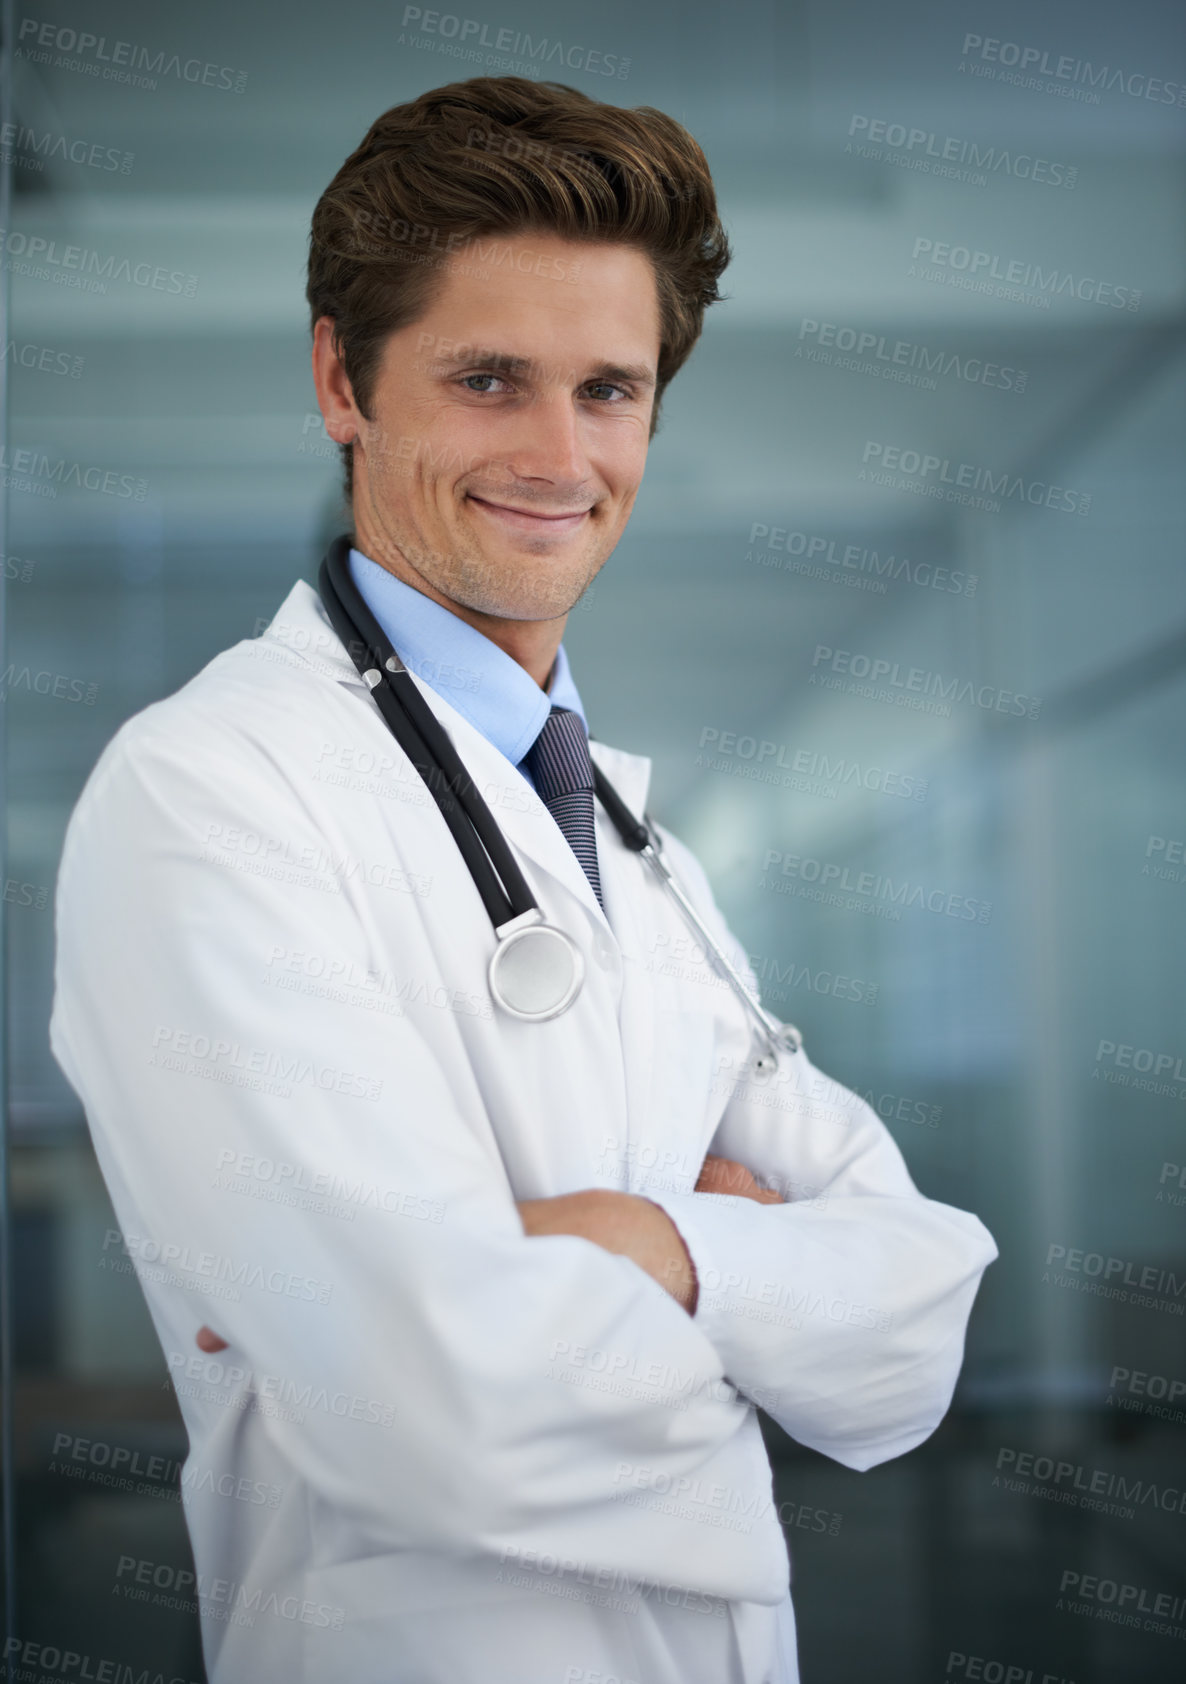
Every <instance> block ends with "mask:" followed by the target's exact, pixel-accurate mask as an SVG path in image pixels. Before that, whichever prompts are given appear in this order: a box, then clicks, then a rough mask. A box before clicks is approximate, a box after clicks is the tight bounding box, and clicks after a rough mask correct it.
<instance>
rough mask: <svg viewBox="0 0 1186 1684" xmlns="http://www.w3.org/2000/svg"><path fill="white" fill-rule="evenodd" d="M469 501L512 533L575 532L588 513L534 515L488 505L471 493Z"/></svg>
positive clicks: (519, 510) (584, 511)
mask: <svg viewBox="0 0 1186 1684" xmlns="http://www.w3.org/2000/svg"><path fill="white" fill-rule="evenodd" d="M469 500H470V502H471V503H476V504H477V506H478V508H480V509H484V510H485V511H486V513H487V514H488V515H490V516H491V517H492V518H493V519H494V520H497V521H499V522H500V523H501V524H502V525H503V526H505V527H509V528H510V529H511V531H512V532H535V533H540V532H546V533H551V534H555V535H556V536H557V537H559V536H562V535H563V534H565V533H568V532H575V531H576V530H577V528H578V527H579V526H580V524H581V522H582V521H583V520H584V519H585V517H586V516H587V515H588V513H589V511H588V509H578V510H577V511H576V513H574V514H555V515H544V514H534V513H529V512H528V511H527V510H526V509H516V508H512V507H511V506H510V505H508V504H506V503H488V502H486V500H485V499H484V498H482V497H475V496H473V494H472V493H471V494H470V499H469Z"/></svg>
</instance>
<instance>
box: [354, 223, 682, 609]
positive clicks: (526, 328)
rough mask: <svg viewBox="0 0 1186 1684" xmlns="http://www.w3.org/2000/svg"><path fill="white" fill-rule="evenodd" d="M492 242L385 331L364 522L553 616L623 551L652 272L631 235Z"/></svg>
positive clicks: (366, 449) (641, 431)
mask: <svg viewBox="0 0 1186 1684" xmlns="http://www.w3.org/2000/svg"><path fill="white" fill-rule="evenodd" d="M481 244H482V246H487V245H489V246H490V247H492V248H493V250H492V251H491V252H489V253H488V255H487V262H486V264H483V263H482V262H481V258H480V255H479V249H478V247H477V246H470V247H468V248H464V249H462V250H461V251H458V252H456V253H454V254H453V255H452V256H451V257H450V258H449V259H448V260H447V263H446V264H445V266H444V269H443V273H442V275H441V277H440V279H439V280H438V283H437V287H436V291H435V296H434V298H433V301H432V303H431V305H430V306H429V309H428V311H427V313H426V314H425V315H424V316H422V317H421V319H420V320H419V321H417V322H415V323H413V324H412V325H411V326H409V327H405V328H401V329H400V330H399V331H398V332H397V333H393V334H392V335H391V337H390V338H389V339H388V341H387V344H386V346H385V348H384V351H383V356H382V362H381V366H380V371H379V376H378V380H377V382H376V385H375V388H374V392H373V398H372V403H371V413H372V415H373V417H374V419H373V420H372V421H366V420H365V419H362V418H361V417H360V418H359V421H358V441H359V442H358V447H357V448H356V450H355V456H354V516H355V531H356V534H357V539H358V542H359V545H360V547H362V548H363V549H364V550H367V551H368V553H370V554H371V555H373V556H374V559H375V560H377V561H380V562H383V561H385V560H387V559H388V558H389V557H391V556H392V553H393V551H395V552H398V554H399V556H401V557H402V558H403V560H404V561H405V562H406V563H407V564H408V565H409V566H410V567H411V569H412V570H413V571H414V573H415V574H417V575H419V577H420V579H421V580H423V581H424V582H425V583H427V584H428V585H429V586H431V587H432V590H433V594H439V596H440V597H441V598H444V599H446V600H447V601H449V602H453V603H456V604H459V605H461V606H464V607H466V608H469V609H471V610H476V611H477V612H479V613H482V614H489V615H495V616H498V617H500V618H507V619H513V620H548V619H555V618H557V617H559V616H561V615H563V614H566V613H567V612H568V610H569V609H570V608H571V607H572V605H573V603H574V602H576V600H577V598H578V597H579V596H580V594H581V592H582V591H583V590H584V589H585V587H586V586H587V585H588V584H589V582H590V580H591V579H592V578H593V577H594V575H595V574H596V573H597V572H598V570H599V569H600V567H601V566H602V564H603V562H604V561H605V560H606V558H607V557H608V556H609V555H610V553H611V551H612V550H613V548H614V546H615V545H616V543H617V542H618V539H619V538H620V537H621V534H622V530H623V528H624V527H625V525H626V522H627V520H628V518H629V516H630V511H631V509H632V508H633V506H634V499H635V496H636V494H637V492H638V487H639V485H640V483H641V481H642V476H643V469H644V467H645V465H646V455H647V444H648V439H649V430H650V421H651V411H652V406H653V401H654V392H655V375H656V367H657V363H658V356H659V306H658V296H657V290H656V285H655V277H654V271H653V269H652V267H651V263H650V260H649V259H648V258H647V257H645V256H644V255H643V254H642V253H641V252H639V251H636V250H634V249H633V248H632V247H629V246H622V245H603V244H593V243H588V244H586V243H581V244H574V243H572V242H570V241H567V240H562V239H559V238H557V237H555V236H554V235H549V234H532V233H527V234H523V235H520V236H518V237H516V238H514V239H510V240H508V239H505V238H501V237H499V238H495V237H491V238H490V239H489V241H486V240H483V241H482V242H481ZM568 277H572V278H571V279H570V278H568ZM400 571H402V570H400Z"/></svg>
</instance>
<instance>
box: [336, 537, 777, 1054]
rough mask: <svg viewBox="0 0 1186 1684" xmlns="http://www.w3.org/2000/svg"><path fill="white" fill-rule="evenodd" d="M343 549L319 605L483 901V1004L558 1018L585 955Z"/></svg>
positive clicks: (750, 998) (626, 827) (711, 944)
mask: <svg viewBox="0 0 1186 1684" xmlns="http://www.w3.org/2000/svg"><path fill="white" fill-rule="evenodd" d="M352 543H353V539H352V538H351V537H350V536H348V535H347V536H345V537H341V538H336V539H335V540H334V542H333V543H332V544H331V545H330V548H329V550H328V552H327V554H326V557H325V560H324V561H323V562H322V564H321V572H320V576H319V579H318V584H319V588H320V593H321V600H322V602H323V604H324V605H325V611H326V613H327V614H328V615H329V619H330V624H331V625H332V626H333V628H334V631H335V632H336V633H337V635H338V637H339V638H340V639H341V641H342V642H343V644H344V645H345V646H346V648H347V649H348V650H349V652H350V655H351V658H352V659H353V661H354V664H355V666H356V667H357V668H358V671H359V674H360V675H361V677H362V681H363V683H364V684H365V685H366V686H367V688H368V690H370V692H371V694H372V696H373V697H374V699H375V702H376V705H377V706H378V709H379V712H380V713H381V714H382V715H383V718H384V720H385V721H386V724H387V727H388V729H389V730H390V731H391V734H392V736H393V737H394V738H395V739H396V741H397V742H398V743H399V745H400V747H401V748H402V749H403V750H404V752H405V754H406V755H407V756H408V758H409V760H410V761H411V762H412V765H413V766H414V767H415V769H416V771H417V772H418V773H419V774H420V776H421V778H422V779H423V780H424V782H425V784H426V785H427V786H428V790H429V792H430V794H431V795H432V797H433V799H434V800H435V801H436V804H437V806H438V807H439V808H440V811H441V816H442V818H443V819H444V821H445V823H446V824H447V825H448V827H449V829H450V831H451V832H452V835H453V839H454V841H455V842H456V843H457V846H458V848H459V849H460V851H461V856H462V858H463V859H464V861H465V864H466V866H467V868H468V870H469V873H470V876H471V877H472V878H473V881H474V886H475V888H476V889H477V891H478V893H479V895H480V896H481V897H482V904H483V905H484V906H485V908H486V911H487V913H488V915H489V918H490V922H491V923H492V924H493V926H494V934H495V936H496V938H497V944H496V946H495V949H494V952H493V954H492V955H491V957H490V964H489V966H488V969H487V978H488V981H489V985H490V996H491V999H492V1000H493V1001H494V1003H495V1005H497V1006H499V1007H500V1008H501V1009H502V1010H503V1011H504V1012H507V1013H508V1014H509V1015H510V1016H511V1017H517V1018H520V1019H522V1020H523V1021H524V1022H527V1023H542V1022H545V1021H546V1020H547V1019H548V1018H553V1017H559V1015H560V1013H561V1012H564V1011H567V1010H568V1008H569V1006H571V1005H572V1003H573V1001H574V1000H575V999H576V997H577V995H578V994H579V993H580V991H581V984H582V983H583V982H584V979H585V959H584V955H583V954H582V952H581V950H580V948H579V947H578V946H577V944H576V942H575V941H573V939H572V937H571V936H570V935H569V934H568V932H567V931H566V930H562V929H560V928H559V927H558V926H557V925H556V924H550V923H548V921H547V920H546V919H545V917H544V915H543V913H542V912H541V911H540V909H539V905H538V903H537V902H536V899H535V896H534V895H533V894H532V892H531V890H530V888H529V887H528V885H527V880H526V878H525V877H524V876H523V873H522V872H521V871H520V869H519V866H518V864H517V863H516V860H515V856H514V854H513V853H512V852H511V849H510V845H509V843H508V842H507V839H506V837H505V836H504V835H503V833H502V831H501V830H500V829H499V827H498V825H497V824H496V823H495V820H494V815H493V814H492V813H491V811H490V809H489V807H488V806H487V805H486V803H485V801H484V800H483V799H482V796H481V794H480V793H479V791H478V789H477V786H476V785H475V784H474V781H473V779H472V778H471V777H470V775H469V773H468V772H467V771H466V769H465V766H464V765H463V764H462V761H461V758H460V756H459V755H458V753H457V750H456V749H455V748H454V746H453V743H452V741H451V740H450V738H449V736H448V734H447V732H446V731H445V729H444V727H443V726H442V725H441V723H440V721H439V720H438V719H437V717H436V715H435V714H434V713H433V711H432V709H431V708H430V707H429V706H428V703H427V702H426V701H425V700H424V697H423V696H422V695H421V694H420V691H419V690H418V689H417V687H416V684H415V681H414V680H413V678H412V675H411V674H410V673H409V671H408V669H407V667H406V666H405V665H404V663H403V662H402V661H401V660H400V658H399V656H398V655H397V654H396V652H395V650H394V649H393V648H392V647H391V644H390V643H389V642H388V641H387V637H386V635H385V633H384V631H383V629H382V627H381V626H380V625H379V622H378V621H377V620H376V619H375V617H374V615H373V614H372V613H371V611H370V609H369V608H368V607H367V604H366V601H365V600H364V598H363V596H362V593H361V592H360V591H359V590H358V588H357V586H356V585H355V583H354V580H353V579H352V578H351V577H350V566H349V555H350V549H351V546H352ZM593 784H594V789H595V791H596V794H597V797H598V799H599V800H600V802H601V804H602V806H603V807H604V808H605V810H606V812H607V813H608V814H609V816H610V818H611V819H612V821H613V823H614V827H615V829H616V830H617V832H618V835H619V836H620V837H621V838H622V841H623V842H624V843H625V845H626V846H627V847H628V848H630V849H631V850H632V851H633V852H634V853H636V854H639V855H641V857H642V858H643V859H644V860H645V861H646V862H647V864H648V865H649V866H650V868H651V870H652V871H653V872H654V873H655V875H656V876H657V877H658V878H659V881H660V882H661V883H662V884H663V886H664V888H665V889H666V890H667V892H668V893H669V894H670V895H671V896H672V898H673V899H674V900H675V902H676V903H677V905H678V906H679V908H680V910H681V912H682V913H683V915H684V917H685V918H686V919H687V921H688V923H689V924H690V925H691V926H692V928H693V929H694V930H695V931H696V933H697V935H698V936H699V937H700V939H701V941H702V942H703V943H704V947H705V951H706V952H707V953H709V954H710V955H711V957H712V960H713V962H714V964H715V965H716V966H717V968H718V970H719V971H720V972H721V974H722V976H724V977H725V979H726V980H727V981H728V983H729V984H730V986H731V987H732V989H733V991H734V993H735V994H736V995H737V996H738V998H739V999H740V1000H741V1001H742V1003H743V1004H744V1005H745V1007H746V1010H747V1011H748V1012H749V1013H750V1015H751V1016H752V1017H753V1019H754V1021H755V1022H756V1023H757V1025H758V1027H759V1028H760V1029H761V1030H762V1032H763V1034H764V1035H765V1037H766V1042H767V1046H768V1048H769V1052H770V1055H771V1058H772V1059H774V1060H777V1057H778V1054H779V1053H780V1052H783V1051H789V1052H798V1051H799V1048H800V1047H801V1046H802V1044H803V1037H802V1036H801V1035H800V1033H799V1031H798V1030H797V1029H796V1028H795V1027H794V1025H793V1024H790V1023H781V1022H780V1021H779V1020H778V1018H776V1017H774V1016H773V1015H772V1014H771V1013H770V1012H768V1011H766V1010H765V1008H764V1007H763V1006H762V1005H761V1003H760V1002H759V1001H758V1000H757V999H756V998H755V997H754V995H753V994H752V993H751V992H750V990H749V988H748V987H747V985H746V983H745V980H744V979H743V977H742V976H741V975H740V973H739V972H738V971H737V970H736V969H735V967H734V966H733V964H732V963H731V962H730V960H729V958H728V957H727V955H726V954H725V953H724V952H723V951H722V949H721V946H720V944H719V943H718V942H717V940H716V938H715V937H714V936H713V934H712V932H711V931H710V930H709V929H708V928H707V926H706V925H705V923H704V921H703V920H702V918H701V917H700V914H699V913H698V912H697V910H696V908H695V907H694V906H693V904H692V902H691V901H690V900H689V899H688V897H687V895H686V894H685V893H684V891H683V889H682V888H681V887H680V885H679V883H678V881H677V880H676V878H675V876H674V875H673V873H672V871H671V868H670V867H669V866H668V864H667V861H666V860H665V859H664V857H663V850H662V844H661V843H660V840H659V836H658V833H657V831H656V830H655V827H654V825H653V824H652V823H651V821H650V819H649V818H648V817H647V815H646V814H645V813H644V814H643V817H642V822H641V823H640V822H639V821H638V820H637V819H636V818H635V817H634V815H633V814H632V813H631V812H630V810H629V808H628V807H627V806H626V804H625V802H624V801H623V800H622V798H621V796H620V795H619V794H618V792H617V791H616V790H615V789H614V787H613V785H612V784H611V783H610V781H609V779H608V778H607V777H606V776H605V774H604V772H602V770H601V768H600V767H599V766H597V765H596V763H594V766H593ZM757 1068H758V1070H759V1071H765V1072H768V1070H769V1068H770V1066H769V1065H767V1063H766V1060H765V1059H762V1058H759V1059H758V1060H757Z"/></svg>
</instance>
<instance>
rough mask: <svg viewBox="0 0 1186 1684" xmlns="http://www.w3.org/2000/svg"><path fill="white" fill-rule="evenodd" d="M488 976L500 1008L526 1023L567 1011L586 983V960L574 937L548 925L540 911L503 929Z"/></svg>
mask: <svg viewBox="0 0 1186 1684" xmlns="http://www.w3.org/2000/svg"><path fill="white" fill-rule="evenodd" d="M498 938H499V939H498V946H497V947H496V948H495V949H494V952H493V954H492V955H491V958H490V965H489V968H488V971H487V976H488V979H489V982H490V993H491V997H492V998H493V1000H494V1002H495V1004H496V1005H498V1006H501V1008H502V1009H503V1011H505V1012H509V1013H510V1014H511V1016H512V1017H518V1018H522V1019H524V1020H525V1021H526V1022H527V1023H542V1022H544V1021H545V1020H546V1019H547V1018H550V1017H559V1016H560V1013H561V1012H564V1011H567V1010H568V1008H569V1006H571V1005H572V1003H573V1001H574V1000H575V999H576V997H577V995H578V994H579V993H580V991H581V984H582V982H583V981H584V980H585V959H584V955H583V954H582V952H581V950H580V948H579V947H578V946H577V944H576V942H575V941H573V939H572V937H571V936H570V935H568V934H567V933H566V932H565V931H564V930H561V929H558V928H557V926H556V925H555V924H545V923H544V922H543V920H542V918H541V916H540V913H539V912H538V911H532V912H525V913H523V914H522V915H521V916H520V917H519V918H514V919H512V920H511V921H510V922H509V923H507V924H503V925H502V926H501V927H500V929H499V931H498Z"/></svg>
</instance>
